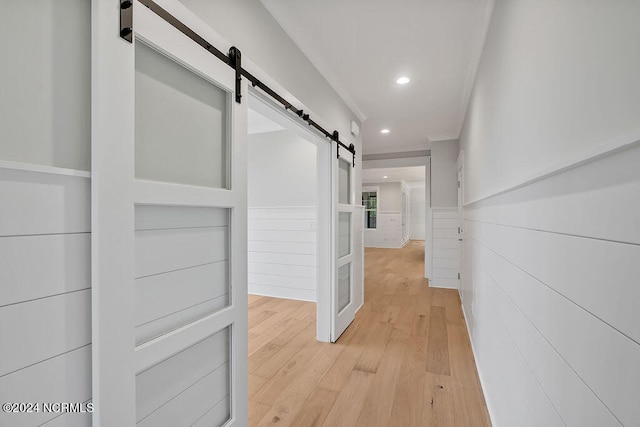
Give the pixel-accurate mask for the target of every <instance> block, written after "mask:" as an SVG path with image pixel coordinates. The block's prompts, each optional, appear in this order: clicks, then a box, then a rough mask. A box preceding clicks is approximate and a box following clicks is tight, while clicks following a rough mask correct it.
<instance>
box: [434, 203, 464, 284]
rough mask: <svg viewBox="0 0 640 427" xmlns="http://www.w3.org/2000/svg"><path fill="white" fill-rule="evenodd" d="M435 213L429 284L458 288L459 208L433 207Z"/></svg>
mask: <svg viewBox="0 0 640 427" xmlns="http://www.w3.org/2000/svg"><path fill="white" fill-rule="evenodd" d="M431 213H432V215H433V227H432V230H431V236H432V237H433V254H432V263H433V264H432V265H433V269H432V276H431V277H430V278H429V286H432V287H435V288H450V289H458V283H459V280H458V273H459V272H460V263H459V259H458V258H459V255H458V245H459V242H458V209H457V208H431Z"/></svg>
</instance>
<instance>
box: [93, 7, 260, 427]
mask: <svg viewBox="0 0 640 427" xmlns="http://www.w3.org/2000/svg"><path fill="white" fill-rule="evenodd" d="M157 3H158V4H160V5H161V6H162V7H163V8H164V9H166V10H167V11H169V12H170V13H171V14H173V15H174V17H175V18H177V19H178V20H180V21H183V22H184V23H185V24H186V25H188V26H190V27H193V28H197V30H198V31H204V30H203V28H204V27H203V26H202V24H201V23H198V22H197V21H198V20H197V18H196V17H195V16H194V15H193V14H191V12H189V11H187V10H186V9H185V8H184V7H183V6H182V5H181V4H180V3H179V2H178V1H175V0H159V1H157ZM134 31H135V40H134V42H133V44H132V45H131V46H130V48H131V49H133V50H134V53H135V60H134V62H133V65H134V70H131V72H132V73H133V76H132V77H133V79H134V85H133V86H134V87H135V90H131V93H130V96H131V97H132V98H133V99H134V100H135V102H134V105H135V110H134V126H133V128H134V135H135V136H134V138H133V140H134V144H133V147H131V149H130V150H128V151H123V152H122V153H121V161H122V163H123V164H124V163H126V164H127V165H129V166H131V165H132V166H133V168H132V169H133V173H132V174H131V176H130V177H129V179H126V180H122V177H120V176H119V175H118V174H119V173H120V171H119V170H118V168H117V167H112V168H111V169H105V170H102V171H101V174H100V177H99V179H100V180H101V181H102V183H104V184H107V183H108V182H109V180H113V181H114V183H117V185H119V186H120V187H121V191H122V192H123V194H129V195H131V198H130V199H129V201H128V202H127V203H128V205H127V203H121V204H120V206H124V207H126V208H127V210H129V211H130V212H132V213H133V223H132V221H131V220H130V219H129V220H127V221H122V223H121V228H122V229H121V230H120V232H122V233H130V236H131V238H132V242H133V244H134V246H135V250H134V252H133V254H132V257H133V260H132V261H133V263H132V264H133V265H132V267H133V268H131V269H130V270H128V274H129V275H130V276H131V277H128V279H129V280H127V282H131V281H132V283H127V285H130V286H131V287H132V288H133V290H134V291H133V293H132V299H133V301H128V300H122V301H120V302H119V303H117V304H111V306H110V307H108V310H106V311H105V310H103V311H98V312H96V313H95V314H94V319H96V320H97V321H98V322H100V323H101V324H102V325H105V324H106V323H107V322H108V320H109V318H110V317H113V316H114V314H113V313H114V312H116V313H121V314H123V318H125V319H127V321H126V322H122V321H121V322H120V326H119V327H120V328H121V329H124V331H123V332H124V333H126V334H127V335H129V336H133V337H134V340H133V341H131V342H130V346H128V347H127V346H124V345H121V346H119V347H117V348H113V349H112V351H111V356H112V357H114V358H119V359H120V360H122V361H123V363H124V364H125V365H126V366H131V369H124V370H116V369H111V370H108V372H103V375H104V374H105V373H106V374H107V375H110V376H112V378H113V381H112V382H107V381H104V382H98V385H97V386H96V387H97V388H98V391H99V394H100V395H102V396H104V398H103V399H100V397H99V398H98V401H97V402H95V403H96V406H97V407H100V406H101V405H103V410H104V411H108V410H113V405H115V403H114V402H113V400H115V401H117V400H118V393H117V391H118V390H117V389H118V385H117V384H116V382H117V380H118V379H120V380H122V382H123V383H126V384H131V381H132V380H133V384H134V386H135V399H128V400H127V401H124V400H123V401H120V402H119V405H121V406H122V405H124V406H125V408H124V411H123V413H124V412H126V413H127V414H131V413H133V414H135V423H136V424H139V425H153V426H159V425H167V426H168V425H171V426H181V425H185V426H187V425H193V424H194V423H195V424H197V423H202V422H207V423H211V422H213V424H212V425H223V424H224V425H226V426H244V425H246V424H247V416H248V415H247V414H248V409H247V404H248V402H247V376H248V374H247V277H246V276H247V259H246V257H247V235H246V227H247V218H246V212H247V205H246V137H247V128H246V115H247V106H246V102H243V103H237V102H236V101H235V96H234V95H235V94H234V91H235V72H234V70H233V69H232V68H230V67H229V66H228V65H227V64H225V63H223V62H222V61H220V60H219V59H218V58H216V57H215V56H213V55H212V54H211V53H209V52H207V51H206V50H205V49H203V48H202V47H201V46H199V45H198V44H197V43H195V42H194V41H192V40H191V39H189V38H188V37H187V36H185V35H184V34H182V33H181V32H180V31H178V30H177V29H175V28H174V27H173V26H172V25H170V24H169V23H167V22H166V21H165V20H164V19H162V18H161V17H159V16H158V15H156V14H155V13H154V12H153V11H152V10H150V9H148V8H146V7H145V6H143V5H141V4H140V3H136V4H135V11H134ZM205 32H206V31H205ZM202 35H203V37H206V34H202ZM241 90H242V92H243V95H244V96H245V98H244V99H245V100H246V94H247V85H246V82H244V81H243V82H242V85H241ZM113 200H116V201H117V198H116V197H115V195H113ZM115 226H117V224H115ZM93 256H94V260H96V261H97V262H98V263H100V262H101V261H102V260H101V253H100V252H98V253H94V254H93ZM129 295H131V293H130V294H129ZM105 335H106V334H105ZM105 335H103V338H105V341H104V345H107V344H108V340H106V337H105ZM97 338H98V345H101V344H102V343H101V342H100V339H101V336H100V335H98V337H97ZM97 362H98V364H100V360H97ZM94 363H96V358H95V357H94ZM95 369H100V367H99V366H97V367H95V368H94V370H95ZM131 376H133V377H134V378H131ZM109 397H110V398H111V399H112V400H111V401H109V402H107V399H108V398H109ZM95 418H96V417H94V419H95ZM98 419H100V417H98ZM105 419H106V418H105ZM130 420H131V416H130V415H127V416H126V418H125V417H123V418H119V419H118V420H117V421H116V418H114V417H111V418H109V425H131V424H132V422H131V421H130ZM114 423H115V424H114ZM101 424H103V425H106V424H105V423H104V422H103V423H101Z"/></svg>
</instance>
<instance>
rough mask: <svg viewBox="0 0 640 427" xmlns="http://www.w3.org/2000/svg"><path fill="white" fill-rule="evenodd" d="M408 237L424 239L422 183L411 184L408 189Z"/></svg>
mask: <svg viewBox="0 0 640 427" xmlns="http://www.w3.org/2000/svg"><path fill="white" fill-rule="evenodd" d="M409 200H410V202H409V204H410V206H411V210H410V212H409V238H410V239H411V240H424V236H425V235H424V222H425V221H424V220H425V213H426V211H425V210H426V204H425V192H424V185H422V186H412V187H411V188H410V189H409Z"/></svg>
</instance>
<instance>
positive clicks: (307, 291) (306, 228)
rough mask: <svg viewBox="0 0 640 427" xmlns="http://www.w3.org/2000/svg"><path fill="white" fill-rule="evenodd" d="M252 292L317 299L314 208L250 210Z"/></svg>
mask: <svg viewBox="0 0 640 427" xmlns="http://www.w3.org/2000/svg"><path fill="white" fill-rule="evenodd" d="M248 224H249V225H248V227H249V230H248V233H249V245H248V247H249V255H248V262H249V293H250V294H256V295H266V296H271V297H277V298H289V299H298V300H304V301H315V300H316V285H317V270H318V268H317V246H316V240H317V231H316V207H315V206H300V207H296V206H293V207H292V206H280V207H269V208H257V207H251V208H249V215H248Z"/></svg>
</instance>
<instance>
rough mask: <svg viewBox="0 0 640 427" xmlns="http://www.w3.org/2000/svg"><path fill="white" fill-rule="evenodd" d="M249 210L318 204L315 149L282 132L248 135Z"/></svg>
mask: <svg viewBox="0 0 640 427" xmlns="http://www.w3.org/2000/svg"><path fill="white" fill-rule="evenodd" d="M248 166H249V170H248V172H249V176H248V179H249V193H248V203H249V206H250V207H274V206H311V207H315V206H316V204H317V199H318V197H317V194H316V147H315V145H314V144H312V143H310V142H308V141H305V140H304V139H302V138H301V137H299V136H298V135H296V134H295V133H293V132H291V131H288V130H282V131H276V132H267V133H258V134H253V135H249V158H248Z"/></svg>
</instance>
